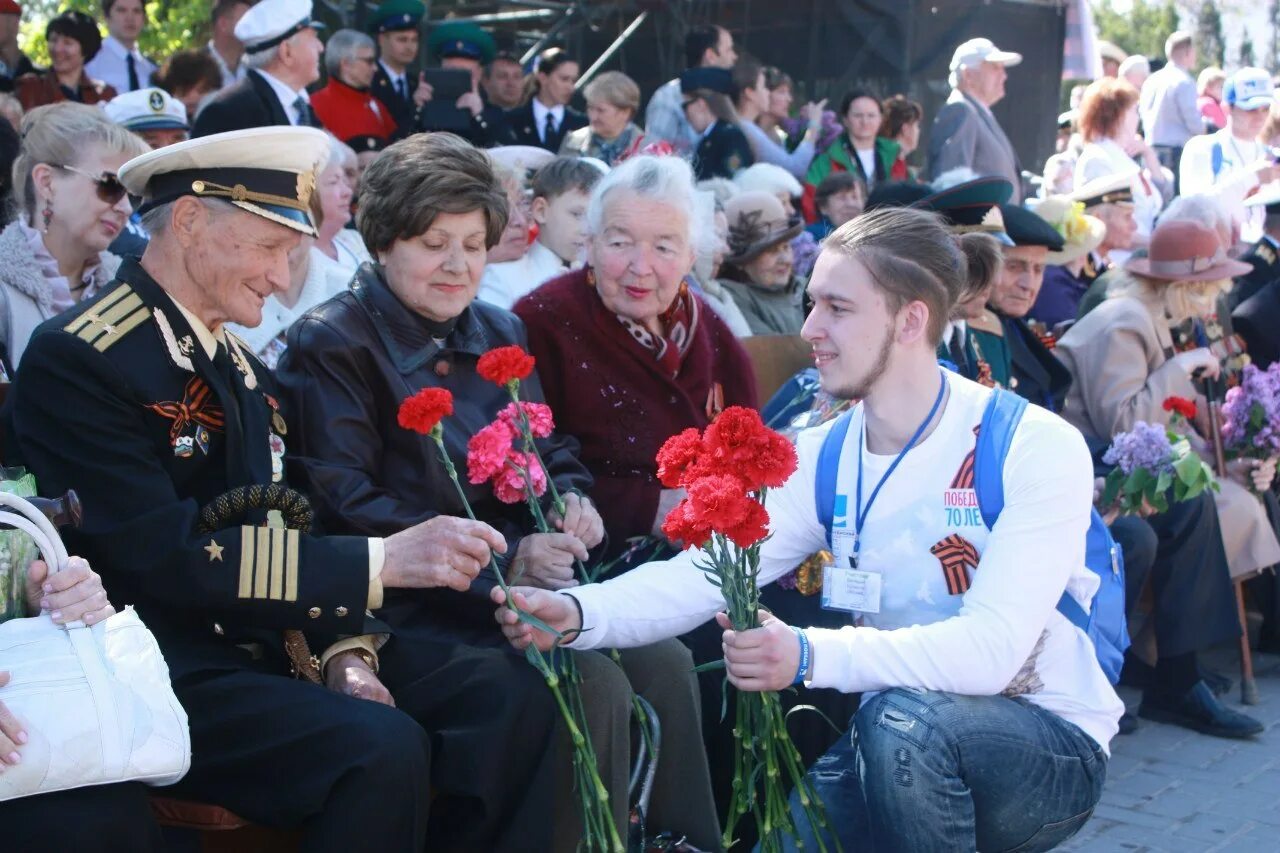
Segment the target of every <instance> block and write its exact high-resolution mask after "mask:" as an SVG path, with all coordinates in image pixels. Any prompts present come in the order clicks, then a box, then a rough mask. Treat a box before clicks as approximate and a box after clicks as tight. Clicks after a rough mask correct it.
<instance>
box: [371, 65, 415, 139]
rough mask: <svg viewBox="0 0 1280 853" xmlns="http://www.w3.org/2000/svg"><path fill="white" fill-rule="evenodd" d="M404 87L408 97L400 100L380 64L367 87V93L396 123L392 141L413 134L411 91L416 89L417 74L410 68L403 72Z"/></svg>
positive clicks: (413, 118)
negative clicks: (380, 102)
mask: <svg viewBox="0 0 1280 853" xmlns="http://www.w3.org/2000/svg"><path fill="white" fill-rule="evenodd" d="M404 81H405V85H406V86H407V87H408V88H409V97H407V98H402V97H400V93H399V92H397V91H396V89H395V87H394V86H392V85H391V77H390V75H388V74H387V70H386V69H385V68H383V67H382V63H381V62H379V63H378V67H377V70H375V71H374V72H373V83H372V84H370V86H369V91H370V92H372V93H373V96H374V97H375V98H377V99H378V100H379V101H382V105H383V106H384V107H386V108H387V111H388V112H390V113H391V117H392V118H393V119H395V122H396V134H395V136H394V137H393V140H394V139H404V138H405V137H406V136H408V135H409V134H410V133H413V124H414V121H415V120H416V116H417V110H416V109H415V108H414V105H413V90H414V89H416V88H417V87H418V72H417V71H415V70H414V69H412V68H410V69H407V70H406V71H405V72H404Z"/></svg>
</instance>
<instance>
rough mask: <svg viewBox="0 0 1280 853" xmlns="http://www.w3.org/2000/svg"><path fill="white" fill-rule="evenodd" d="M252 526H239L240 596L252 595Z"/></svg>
mask: <svg viewBox="0 0 1280 853" xmlns="http://www.w3.org/2000/svg"><path fill="white" fill-rule="evenodd" d="M253 539H254V536H253V528H252V527H241V528H240V591H239V593H238V595H239V597H240V598H252V597H253Z"/></svg>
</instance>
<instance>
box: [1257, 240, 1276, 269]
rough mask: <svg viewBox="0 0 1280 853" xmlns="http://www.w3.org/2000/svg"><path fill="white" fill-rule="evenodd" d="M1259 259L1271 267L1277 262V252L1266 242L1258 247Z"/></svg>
mask: <svg viewBox="0 0 1280 853" xmlns="http://www.w3.org/2000/svg"><path fill="white" fill-rule="evenodd" d="M1258 257H1260V258H1262V260H1264V261H1266V262H1267V266H1271V265H1273V264H1275V262H1276V250H1275V249H1273V248H1271V247H1270V246H1269V245H1267V243H1265V242H1264V243H1262V244H1261V245H1259V246H1258Z"/></svg>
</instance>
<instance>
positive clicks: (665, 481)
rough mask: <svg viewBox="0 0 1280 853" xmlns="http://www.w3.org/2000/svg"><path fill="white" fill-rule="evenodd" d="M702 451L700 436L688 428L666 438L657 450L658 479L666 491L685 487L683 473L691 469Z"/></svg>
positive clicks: (691, 428)
mask: <svg viewBox="0 0 1280 853" xmlns="http://www.w3.org/2000/svg"><path fill="white" fill-rule="evenodd" d="M701 450H702V436H701V435H700V434H699V433H698V430H697V429H696V428H694V427H689V428H688V429H685V430H683V431H681V432H678V433H676V434H675V435H673V436H671V437H670V438H668V439H667V440H666V441H664V442H663V443H662V447H661V448H660V449H659V450H658V456H657V460H658V479H659V480H660V481H661V482H662V485H664V486H666V487H667V488H668V489H678V488H680V487H681V486H684V485H687V480H686V478H685V473H686V472H687V471H689V469H691V468H693V467H694V466H695V465H696V464H697V461H698V454H699V453H700V452H701Z"/></svg>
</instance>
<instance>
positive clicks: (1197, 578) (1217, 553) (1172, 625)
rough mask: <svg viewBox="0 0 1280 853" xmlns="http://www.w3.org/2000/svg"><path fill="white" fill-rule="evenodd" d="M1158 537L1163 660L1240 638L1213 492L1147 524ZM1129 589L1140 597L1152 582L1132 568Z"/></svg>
mask: <svg viewBox="0 0 1280 853" xmlns="http://www.w3.org/2000/svg"><path fill="white" fill-rule="evenodd" d="M1146 523H1147V524H1149V525H1150V526H1151V529H1152V530H1153V531H1154V532H1155V534H1156V539H1157V546H1156V556H1155V560H1154V561H1152V563H1151V570H1150V579H1151V590H1152V594H1153V595H1154V598H1155V612H1154V619H1155V633H1156V646H1157V648H1158V649H1159V655H1160V657H1161V658H1169V657H1173V656H1175V655H1180V654H1186V653H1188V652H1200V651H1204V650H1205V649H1209V648H1211V647H1213V646H1216V645H1218V644H1220V643H1229V642H1232V641H1234V640H1237V639H1239V637H1240V630H1241V628H1240V618H1239V616H1238V615H1237V613H1236V603H1235V590H1234V589H1233V588H1232V585H1231V573H1230V571H1229V569H1228V568H1227V555H1226V551H1225V550H1224V548H1223V545H1222V530H1221V528H1220V527H1219V525H1218V510H1217V508H1216V507H1215V506H1214V503H1213V497H1212V495H1210V494H1209V493H1207V492H1206V493H1205V494H1202V495H1200V496H1199V497H1198V498H1194V499H1192V500H1189V501H1182V502H1181V503H1174V504H1170V505H1169V510H1168V512H1163V513H1159V514H1157V515H1153V516H1151V517H1149V518H1147V519H1146ZM1126 573H1127V574H1126V578H1125V582H1126V587H1127V588H1128V591H1129V595H1130V596H1135V595H1137V592H1138V591H1139V590H1141V589H1142V584H1143V583H1144V582H1145V580H1146V578H1144V577H1142V576H1140V575H1139V573H1137V572H1133V571H1129V570H1128V567H1127V566H1126Z"/></svg>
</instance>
